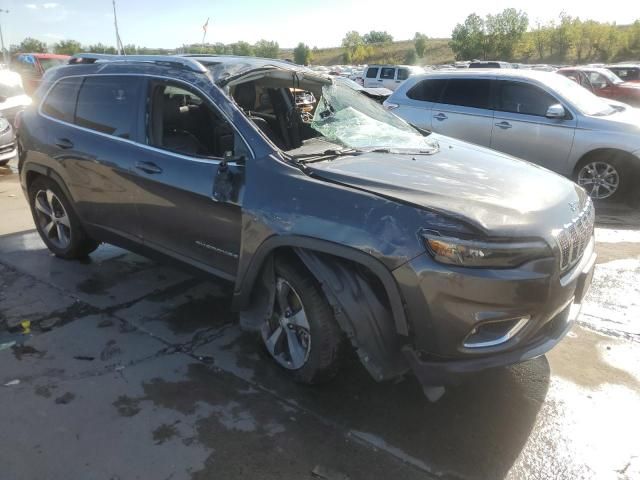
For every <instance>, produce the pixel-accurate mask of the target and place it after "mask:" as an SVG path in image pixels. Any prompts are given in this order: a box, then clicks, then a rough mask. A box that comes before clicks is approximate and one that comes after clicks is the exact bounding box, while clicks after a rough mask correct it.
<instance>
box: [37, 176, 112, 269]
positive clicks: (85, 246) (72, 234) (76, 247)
mask: <svg viewBox="0 0 640 480" xmlns="http://www.w3.org/2000/svg"><path fill="white" fill-rule="evenodd" d="M48 190H49V191H51V192H53V193H54V194H55V197H56V198H57V200H58V201H59V202H60V204H61V205H62V207H63V208H64V212H65V213H66V216H67V218H68V223H69V226H68V228H67V230H68V245H65V246H60V245H56V243H55V242H54V241H53V240H52V239H51V238H50V237H49V236H48V235H47V233H46V232H45V226H44V225H43V221H42V217H41V216H39V213H38V212H37V209H36V197H37V196H38V194H39V193H41V192H46V191H48ZM29 206H30V207H31V215H32V216H33V221H34V223H35V225H36V229H37V230H38V234H40V238H42V241H43V242H44V243H45V245H46V246H47V248H48V249H49V250H50V251H51V252H53V253H54V254H55V255H56V256H57V257H60V258H64V259H67V260H74V259H79V258H85V257H86V256H87V255H89V254H90V253H91V252H93V251H94V250H95V249H96V248H98V245H100V243H99V242H97V241H95V240H93V239H92V238H90V237H89V236H88V235H87V233H86V232H85V231H84V228H83V227H82V222H80V219H79V218H78V216H77V215H76V213H75V210H74V209H73V205H72V204H71V202H70V201H69V200H68V199H67V196H66V195H65V194H64V192H63V191H62V189H61V188H60V186H59V185H58V184H57V183H56V182H55V181H53V180H52V179H50V178H48V177H38V178H36V179H35V180H34V181H33V182H32V183H31V185H29Z"/></svg>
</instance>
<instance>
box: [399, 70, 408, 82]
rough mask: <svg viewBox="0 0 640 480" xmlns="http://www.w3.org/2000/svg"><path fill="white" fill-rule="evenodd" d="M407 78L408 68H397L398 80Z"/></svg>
mask: <svg viewBox="0 0 640 480" xmlns="http://www.w3.org/2000/svg"><path fill="white" fill-rule="evenodd" d="M407 78H409V70H407V69H406V68H399V69H398V80H406V79H407Z"/></svg>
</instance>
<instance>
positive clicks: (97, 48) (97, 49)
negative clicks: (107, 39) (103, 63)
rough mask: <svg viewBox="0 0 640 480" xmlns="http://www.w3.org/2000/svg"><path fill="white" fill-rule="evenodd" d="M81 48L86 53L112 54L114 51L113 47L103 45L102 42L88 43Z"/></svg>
mask: <svg viewBox="0 0 640 480" xmlns="http://www.w3.org/2000/svg"><path fill="white" fill-rule="evenodd" d="M83 49H84V51H85V52H87V53H108V54H112V55H113V54H114V53H116V49H115V47H110V46H107V45H104V44H103V43H96V44H93V45H89V46H87V47H83Z"/></svg>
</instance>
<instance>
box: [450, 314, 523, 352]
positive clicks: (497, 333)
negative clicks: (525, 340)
mask: <svg viewBox="0 0 640 480" xmlns="http://www.w3.org/2000/svg"><path fill="white" fill-rule="evenodd" d="M530 319H531V317H530V316H528V315H527V316H525V317H517V318H509V319H505V320H495V321H489V322H486V323H482V324H480V325H478V326H476V327H474V329H473V330H471V332H469V335H467V337H466V338H465V339H464V342H463V343H462V345H463V346H464V347H465V348H486V347H495V346H496V345H500V344H502V343H505V342H507V341H508V340H509V339H511V338H513V337H514V336H515V335H516V334H517V333H518V332H519V331H520V330H522V329H523V328H524V326H525V325H526V324H527V322H528V321H529V320H530Z"/></svg>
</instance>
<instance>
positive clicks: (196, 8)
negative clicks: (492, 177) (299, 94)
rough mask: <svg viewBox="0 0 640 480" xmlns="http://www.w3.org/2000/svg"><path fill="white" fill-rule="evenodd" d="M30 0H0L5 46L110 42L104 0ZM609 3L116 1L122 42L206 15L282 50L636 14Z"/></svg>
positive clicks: (170, 38)
mask: <svg viewBox="0 0 640 480" xmlns="http://www.w3.org/2000/svg"><path fill="white" fill-rule="evenodd" d="M32 1H34V0H27V1H25V2H23V1H18V0H9V1H8V0H0V9H2V10H9V13H4V12H3V13H0V25H1V26H2V32H3V34H4V42H5V45H9V44H13V43H19V42H20V41H22V39H23V38H25V37H27V36H31V37H35V38H37V39H39V40H42V41H45V42H46V43H49V44H51V43H55V42H57V41H59V40H62V39H74V40H78V41H80V42H81V43H83V44H91V43H98V42H102V43H104V44H107V45H114V44H115V35H114V28H113V12H112V5H111V0H56V1H45V2H44V3H42V2H35V3H30V2H32ZM610 5H611V4H608V2H603V1H590V0H564V1H563V0H536V1H531V0H510V1H505V0H494V1H492V2H478V1H477V0H457V1H453V2H437V1H427V0H396V1H392V0H385V1H380V0H352V1H348V0H316V1H313V2H311V1H308V0H186V1H184V2H176V1H175V0H117V8H118V23H119V28H120V37H121V38H122V42H123V43H125V44H136V45H139V46H146V47H158V48H174V47H178V46H180V45H182V44H185V43H187V44H189V43H200V42H201V41H202V34H203V30H202V25H203V24H204V22H205V21H206V19H207V17H210V20H209V29H208V33H207V37H206V41H207V42H210V43H215V42H223V43H233V42H236V41H239V40H245V41H248V42H250V43H254V42H256V41H257V40H260V39H262V38H264V39H267V40H275V41H277V42H278V43H279V44H280V47H282V48H286V47H293V46H295V45H296V44H297V43H298V42H305V43H307V44H308V45H310V46H312V47H314V46H317V47H319V48H322V47H331V46H339V45H340V42H341V40H342V38H343V36H344V34H345V33H346V32H347V31H349V30H357V31H359V32H361V33H366V32H368V31H370V30H386V31H387V32H389V33H390V34H391V35H393V37H394V38H395V39H396V40H406V39H409V38H412V37H413V35H414V33H415V32H422V33H425V34H426V35H427V36H429V37H449V36H450V34H451V30H453V28H454V27H455V25H456V24H457V23H461V22H463V21H464V19H465V18H466V16H467V15H469V14H470V13H473V12H475V13H477V14H479V15H481V16H484V15H485V14H488V13H497V12H500V11H502V10H503V9H504V8H508V7H514V8H518V9H522V10H524V11H526V12H527V14H528V15H529V20H530V24H533V23H535V22H536V21H538V20H540V21H546V20H550V19H552V18H557V16H558V15H559V14H560V12H561V11H565V12H567V14H569V15H571V16H579V17H580V18H582V19H583V20H584V19H595V20H598V21H603V22H605V21H606V22H617V23H619V24H626V23H631V22H633V21H634V20H636V19H638V18H640V2H639V1H637V0H623V1H621V2H615V3H614V5H615V7H614V8H611V7H610Z"/></svg>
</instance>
